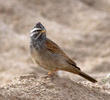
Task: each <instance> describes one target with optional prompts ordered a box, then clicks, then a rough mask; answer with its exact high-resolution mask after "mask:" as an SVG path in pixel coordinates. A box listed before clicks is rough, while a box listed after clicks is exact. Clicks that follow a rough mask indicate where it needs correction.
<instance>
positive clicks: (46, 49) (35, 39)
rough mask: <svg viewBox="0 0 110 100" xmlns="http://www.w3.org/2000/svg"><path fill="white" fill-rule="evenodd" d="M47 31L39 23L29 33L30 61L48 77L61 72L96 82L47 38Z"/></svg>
mask: <svg viewBox="0 0 110 100" xmlns="http://www.w3.org/2000/svg"><path fill="white" fill-rule="evenodd" d="M46 34H47V31H46V29H45V27H44V26H43V25H42V24H41V22H38V23H36V25H35V26H34V28H33V29H32V30H31V31H30V53H31V56H32V60H33V61H34V62H35V63H37V64H38V65H39V66H41V67H42V68H44V69H46V70H48V75H53V74H54V73H55V72H57V71H59V70H62V71H67V72H70V73H74V74H77V75H79V76H81V77H83V78H85V79H87V80H88V81H90V82H93V83H96V82H97V80H96V79H94V78H92V77H91V76H89V75H87V74H86V73H84V72H83V71H82V70H81V69H80V68H79V67H78V66H77V64H76V62H75V61H73V60H72V59H71V58H70V57H69V56H68V55H67V54H66V53H65V52H64V51H63V50H62V49H61V48H60V47H59V46H58V45H57V44H56V43H55V42H53V41H52V40H51V39H49V38H48V37H47V35H46Z"/></svg>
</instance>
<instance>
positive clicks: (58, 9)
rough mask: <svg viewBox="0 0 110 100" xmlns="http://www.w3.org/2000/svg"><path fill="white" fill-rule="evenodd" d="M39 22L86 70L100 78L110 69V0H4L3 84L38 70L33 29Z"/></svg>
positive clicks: (0, 7) (0, 18) (0, 32)
mask: <svg viewBox="0 0 110 100" xmlns="http://www.w3.org/2000/svg"><path fill="white" fill-rule="evenodd" d="M37 22H41V23H42V24H43V25H44V26H45V27H46V29H47V36H48V37H49V38H50V39H52V40H53V41H54V42H56V43H57V44H59V46H60V47H61V48H62V49H63V50H64V51H65V52H66V54H68V55H69V56H70V57H71V58H72V59H74V60H75V61H76V62H77V64H78V66H80V68H81V69H82V70H83V71H84V72H86V73H88V74H89V75H91V76H93V77H95V78H96V79H99V80H100V79H103V78H104V77H105V76H106V75H107V74H108V73H109V71H110V0H7V1H4V0H0V84H6V83H9V82H11V81H12V79H13V78H15V77H17V76H20V75H25V74H29V73H34V72H35V70H34V68H36V66H37V65H35V64H33V62H32V60H31V57H30V54H29V32H30V30H31V29H32V28H33V26H34V25H35V24H36V23H37ZM61 74H62V75H63V76H68V77H70V78H71V79H73V80H80V81H86V80H83V79H82V78H80V77H77V78H76V77H75V76H74V75H73V74H70V73H66V72H61Z"/></svg>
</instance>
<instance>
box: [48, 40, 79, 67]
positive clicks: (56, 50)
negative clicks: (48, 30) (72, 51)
mask: <svg viewBox="0 0 110 100" xmlns="http://www.w3.org/2000/svg"><path fill="white" fill-rule="evenodd" d="M46 47H47V49H48V50H49V51H50V52H52V53H55V54H59V55H62V56H64V57H65V58H66V61H67V63H69V64H70V65H72V66H74V67H76V68H78V69H80V68H79V67H77V66H76V63H75V62H74V61H73V60H71V59H70V58H69V57H68V56H67V55H66V54H65V53H64V52H63V50H61V49H60V47H59V46H58V45H57V44H56V43H54V42H53V41H51V40H49V39H48V40H47V41H46Z"/></svg>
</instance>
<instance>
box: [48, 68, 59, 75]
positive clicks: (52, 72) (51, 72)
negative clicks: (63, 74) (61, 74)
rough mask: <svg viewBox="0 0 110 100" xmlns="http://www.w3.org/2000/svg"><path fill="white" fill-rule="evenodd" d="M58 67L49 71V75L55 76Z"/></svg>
mask: <svg viewBox="0 0 110 100" xmlns="http://www.w3.org/2000/svg"><path fill="white" fill-rule="evenodd" d="M57 71H58V69H55V70H52V71H50V72H48V76H53V75H54V73H55V72H57Z"/></svg>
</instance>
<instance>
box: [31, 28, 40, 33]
mask: <svg viewBox="0 0 110 100" xmlns="http://www.w3.org/2000/svg"><path fill="white" fill-rule="evenodd" d="M36 30H41V28H34V29H32V30H31V31H30V32H31V33H32V32H34V31H36Z"/></svg>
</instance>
